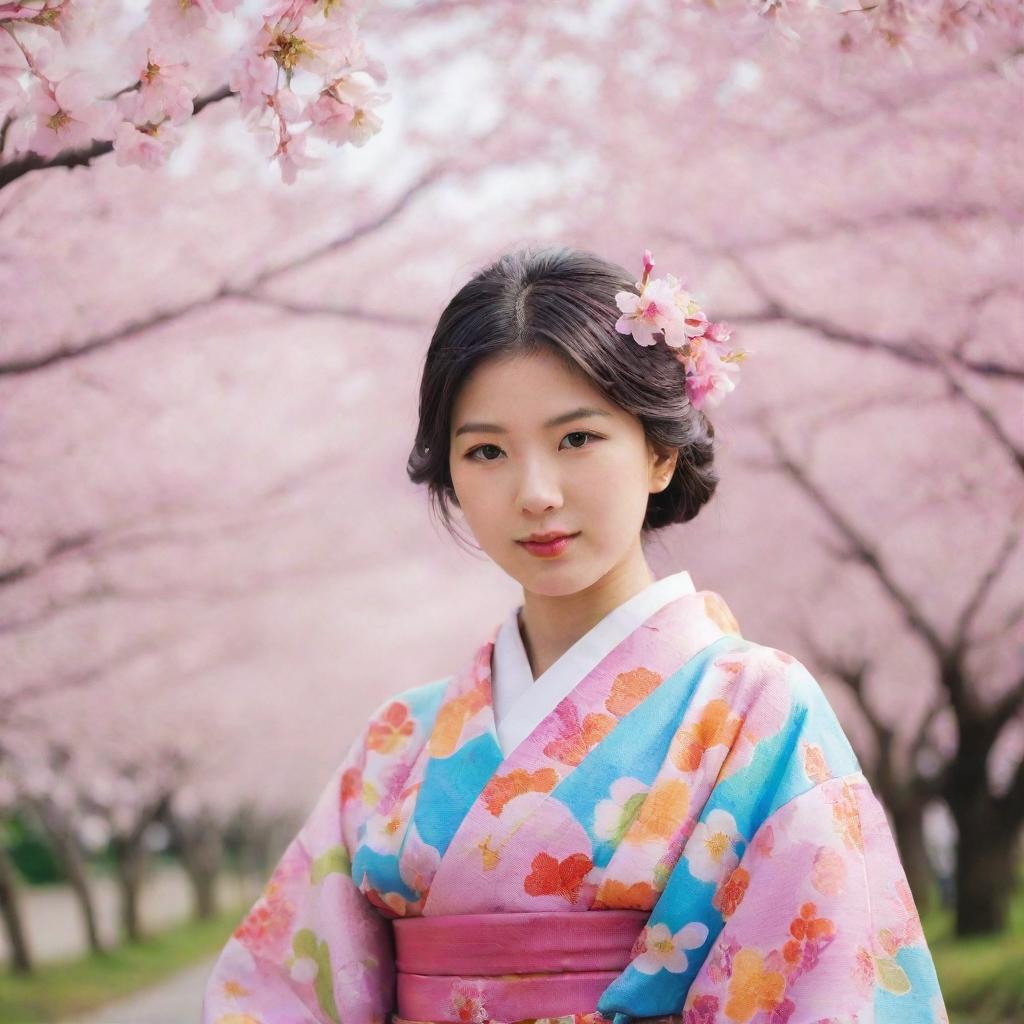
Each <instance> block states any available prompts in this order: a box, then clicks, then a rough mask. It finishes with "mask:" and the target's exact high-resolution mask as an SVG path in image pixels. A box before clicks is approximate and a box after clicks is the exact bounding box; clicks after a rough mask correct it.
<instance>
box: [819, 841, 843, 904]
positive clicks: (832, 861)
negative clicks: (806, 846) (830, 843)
mask: <svg viewBox="0 0 1024 1024" xmlns="http://www.w3.org/2000/svg"><path fill="white" fill-rule="evenodd" d="M845 881H846V861H844V860H843V858H842V857H841V856H840V855H839V854H838V853H836V851H835V850H831V849H829V848H828V847H827V846H823V847H822V848H821V849H820V850H818V852H817V853H816V854H815V855H814V866H813V867H812V868H811V885H813V886H814V888H815V889H817V890H818V892H820V893H821V894H822V896H838V895H839V893H840V892H842V890H843V883H844V882H845Z"/></svg>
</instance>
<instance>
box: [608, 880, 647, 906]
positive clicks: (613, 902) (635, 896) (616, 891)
mask: <svg viewBox="0 0 1024 1024" xmlns="http://www.w3.org/2000/svg"><path fill="white" fill-rule="evenodd" d="M656 898H657V893H656V892H655V891H654V887H653V886H652V885H651V883H650V882H634V883H633V884H632V885H626V883H625V882H617V881H616V880H615V879H614V878H608V879H605V881H604V882H602V883H601V888H600V889H598V891H597V897H596V898H595V900H594V906H595V907H600V908H602V909H605V910H650V909H651V907H653V906H654V903H655V900H656Z"/></svg>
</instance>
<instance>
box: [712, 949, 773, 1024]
mask: <svg viewBox="0 0 1024 1024" xmlns="http://www.w3.org/2000/svg"><path fill="white" fill-rule="evenodd" d="M785 991H786V979H785V978H784V977H783V976H782V975H781V974H780V973H779V972H778V971H770V970H768V969H767V968H766V967H765V964H764V957H763V956H762V955H761V954H760V953H759V952H758V951H757V950H756V949H752V948H750V947H746V948H744V949H741V950H740V951H739V952H738V953H737V954H736V955H735V957H733V961H732V978H731V979H730V981H729V1000H728V1002H727V1003H726V1004H725V1015H726V1017H728V1018H729V1020H733V1021H739V1022H741V1024H745V1022H746V1021H748V1020H750V1018H751V1017H753V1016H754V1014H755V1013H757V1011H758V1010H774V1009H775V1007H776V1006H778V1005H779V1003H781V1002H782V996H783V994H784V993H785Z"/></svg>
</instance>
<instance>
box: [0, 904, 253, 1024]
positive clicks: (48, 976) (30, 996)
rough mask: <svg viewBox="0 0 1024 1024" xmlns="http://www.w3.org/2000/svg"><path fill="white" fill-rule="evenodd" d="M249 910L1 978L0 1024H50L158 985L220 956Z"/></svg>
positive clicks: (190, 924) (238, 911) (230, 913)
mask: <svg viewBox="0 0 1024 1024" xmlns="http://www.w3.org/2000/svg"><path fill="white" fill-rule="evenodd" d="M247 909H248V906H245V907H238V908H236V909H234V910H225V911H224V912H222V913H221V914H219V915H218V916H217V917H215V918H212V919H211V920H209V921H203V922H190V923H188V924H182V925H177V926H175V927H173V928H170V929H168V930H166V931H163V932H160V934H159V935H155V936H153V937H152V938H147V939H145V940H144V941H143V942H140V943H138V944H136V945H125V946H122V947H120V948H119V949H116V950H113V951H111V952H109V953H105V954H101V955H95V954H94V955H91V956H88V957H86V958H85V959H81V960H75V961H71V962H67V963H53V964H43V965H42V966H40V967H39V968H38V969H37V971H36V973H35V974H34V975H33V976H32V977H29V978H21V977H17V976H15V975H13V974H9V973H0V1024H51V1022H55V1021H59V1020H61V1019H62V1018H65V1017H69V1016H73V1015H75V1014H79V1013H84V1012H86V1011H88V1010H94V1009H96V1008H98V1007H100V1006H102V1005H103V1004H104V1003H109V1002H113V1001H115V1000H117V999H121V998H123V997H125V996H129V995H131V994H132V993H133V992H137V991H139V990H141V989H144V988H148V987H149V986H151V985H155V984H157V983H158V982H160V981H163V980H164V979H166V978H169V977H171V976H172V975H174V974H176V973H177V972H178V971H181V970H184V969H185V968H186V967H191V966H192V965H193V964H195V963H198V962H199V961H201V960H203V959H205V958H206V957H209V956H214V955H216V953H217V952H218V951H219V950H220V949H221V947H222V946H223V945H224V943H225V942H227V939H228V936H229V935H230V934H231V932H232V930H233V929H234V928H235V926H236V925H237V924H238V922H239V921H240V920H241V919H242V916H243V915H244V914H245V911H246V910H247Z"/></svg>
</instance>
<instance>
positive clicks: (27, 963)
mask: <svg viewBox="0 0 1024 1024" xmlns="http://www.w3.org/2000/svg"><path fill="white" fill-rule="evenodd" d="M0 916H2V917H3V922H4V931H5V932H6V933H7V946H8V948H9V949H10V951H11V958H10V967H11V970H12V971H13V972H14V973H15V974H31V973H32V958H31V956H30V955H29V951H28V941H27V940H26V938H25V929H24V927H23V926H22V923H21V912H20V908H19V906H18V880H17V877H16V874H15V870H14V865H13V864H12V863H11V859H10V857H8V856H7V851H6V850H5V849H4V847H3V844H0Z"/></svg>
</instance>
